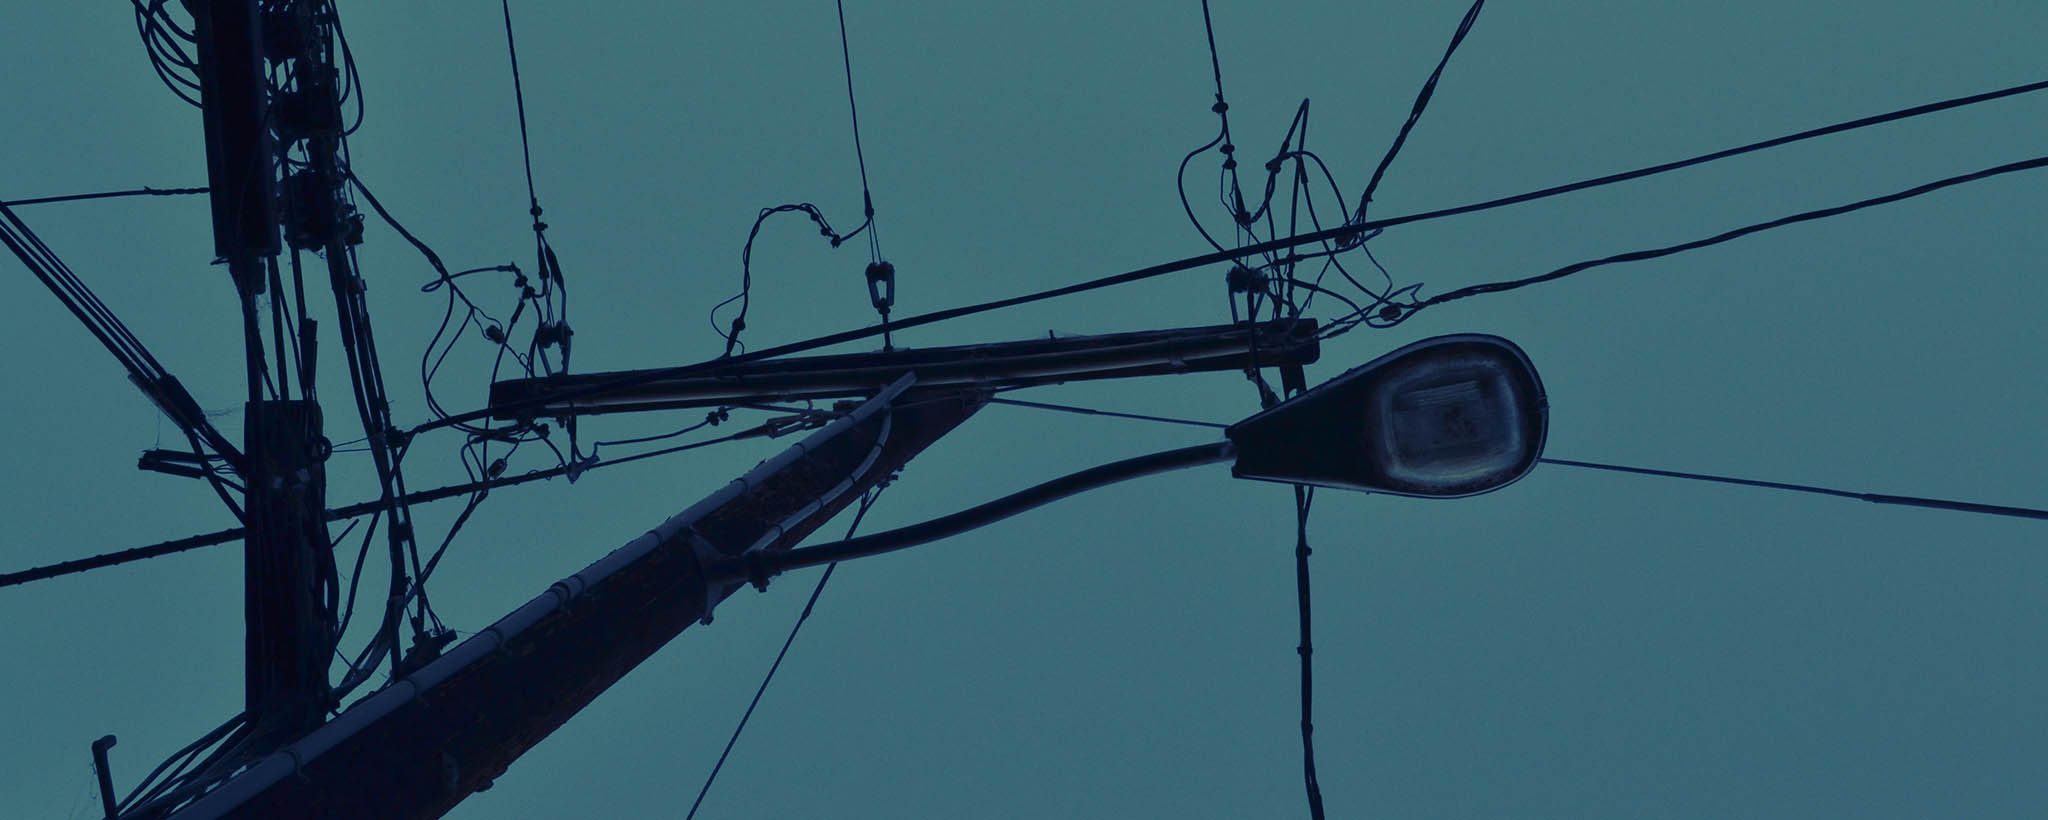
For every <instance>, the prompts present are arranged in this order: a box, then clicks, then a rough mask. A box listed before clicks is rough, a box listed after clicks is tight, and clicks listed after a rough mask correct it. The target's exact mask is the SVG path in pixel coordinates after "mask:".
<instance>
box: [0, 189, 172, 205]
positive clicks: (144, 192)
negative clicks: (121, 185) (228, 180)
mask: <svg viewBox="0 0 2048 820" xmlns="http://www.w3.org/2000/svg"><path fill="white" fill-rule="evenodd" d="M206 191H207V189H205V188H147V187H144V188H135V189H131V190H127V191H100V192H98V193H91V194H67V195H65V196H39V197H36V198H34V199H13V200H8V201H6V202H0V205H9V206H13V205H43V204H46V203H51V202H77V201H79V200H83V199H111V198H113V197H122V196H184V195H187V194H203V193H206Z"/></svg>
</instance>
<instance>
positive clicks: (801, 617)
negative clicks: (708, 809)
mask: <svg viewBox="0 0 2048 820" xmlns="http://www.w3.org/2000/svg"><path fill="white" fill-rule="evenodd" d="M881 490H882V488H880V487H877V488H875V489H874V490H873V491H871V492H868V493H867V494H865V495H862V496H861V498H860V507H859V508H858V509H856V510H855V511H854V513H853V523H851V524H848V525H847V527H846V536H845V537H846V538H852V537H853V534H854V532H855V531H856V530H858V529H860V520H861V519H863V518H866V517H867V514H868V508H869V507H872V506H874V504H875V499H876V498H877V497H879V496H880V495H881ZM837 569H839V564H838V563H836V562H835V563H833V564H831V565H829V566H827V567H825V572H824V574H822V575H819V576H818V584H817V585H816V586H813V587H811V597H810V600H807V601H805V602H804V611H803V612H802V613H800V614H798V615H797V616H796V623H795V624H793V625H791V626H790V628H789V637H787V638H784V639H783V640H782V649H780V650H778V651H777V652H776V653H775V662H774V663H771V664H769V665H768V674H766V675H763V676H762V677H761V685H760V686H759V687H758V688H756V689H755V690H754V699H753V700H751V701H749V702H748V703H747V710H746V711H745V712H742V713H741V714H740V722H739V725H737V726H734V727H733V728H732V737H729V738H727V739H726V741H725V749H724V751H721V752H719V753H718V762H717V763H714V764H712V766H711V773H710V774H708V775H705V777H704V786H703V787H702V788H699V789H698V790H697V799H696V800H694V801H691V803H690V811H689V813H688V814H686V815H684V816H683V817H684V820H692V818H695V817H696V816H697V809H698V808H699V807H701V806H703V805H704V795H706V794H709V793H710V792H711V784H712V783H713V782H714V781H716V780H718V773H719V771H720V770H723V769H724V768H725V759H726V757H728V756H730V755H731V754H732V747H733V744H735V743H738V742H739V740H740V733H741V732H744V731H746V729H747V721H748V720H750V719H752V718H753V717H754V707H756V706H760V705H761V695H762V694H764V693H766V692H767V691H768V682H769V681H772V680H775V671H776V670H778V669H781V668H782V658H783V656H785V655H788V654H789V647H790V644H793V643H796V633H797V632H798V631H800V630H802V629H803V628H804V622H805V621H808V620H810V619H811V609H812V608H813V607H816V606H817V605H818V595H819V594H820V593H823V592H824V591H825V584H826V582H828V581H831V580H832V572H833V571H834V570H837Z"/></svg>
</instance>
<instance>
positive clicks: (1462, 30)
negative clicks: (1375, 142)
mask: <svg viewBox="0 0 2048 820" xmlns="http://www.w3.org/2000/svg"><path fill="white" fill-rule="evenodd" d="M1485 5H1486V0H1473V2H1472V8H1471V9H1470V10H1468V11H1466V12H1465V19H1463V20H1461V21H1459V23H1458V31H1457V33H1455V34H1452V35H1451V44H1450V46H1448V47H1446V48H1445V49H1444V56H1443V59H1440V60H1437V62H1436V70H1435V71H1431V72H1429V79H1428V80H1426V81H1424V82H1423V83H1422V90H1421V91H1419V92H1417V93H1416V95H1415V105H1414V106H1413V107H1412V108H1410V109H1408V119H1407V120H1406V121H1404V122H1402V123H1401V130H1400V132H1399V133H1397V134H1395V135H1394V144H1393V145H1389V146H1387V155H1386V156H1383V157H1380V164H1379V167H1376V168H1374V169H1372V180H1371V181H1369V182H1367V183H1365V193H1364V194H1361V195H1359V197H1358V216H1357V217H1356V218H1357V219H1361V220H1362V219H1364V218H1365V209H1366V206H1368V205H1371V204H1372V193H1373V192H1374V191H1377V190H1379V187H1380V178H1381V177H1383V176H1386V173H1387V166H1389V165H1392V164H1394V155H1395V154H1399V153H1401V146H1402V145H1403V144H1406V143H1407V142H1408V132H1410V131H1413V130H1415V123H1416V121H1417V120H1420V119H1422V111H1423V109H1425V108H1428V107H1429V100H1430V98H1431V97H1433V96H1435V95H1436V82H1437V80H1438V79H1439V78H1441V77H1443V74H1444V66H1446V65H1449V64H1450V62H1451V55H1452V54H1456V53H1457V51H1458V45H1459V44H1460V43H1463V42H1465V35H1467V34H1470V33H1471V32H1472V23H1473V22H1475V21H1477V20H1478V19H1479V9H1480V8H1482V7H1484V6H1485Z"/></svg>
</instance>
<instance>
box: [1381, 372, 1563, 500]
mask: <svg viewBox="0 0 2048 820" xmlns="http://www.w3.org/2000/svg"><path fill="white" fill-rule="evenodd" d="M1379 388H1380V389H1379V390H1377V391H1376V392H1377V393H1378V395H1377V396H1375V398H1376V399H1377V400H1378V403H1379V405H1380V414H1379V415H1380V418H1381V419H1384V420H1385V421H1386V424H1385V425H1384V426H1383V427H1381V428H1380V433H1381V436H1382V437H1383V438H1382V442H1381V443H1382V445H1383V447H1382V448H1381V452H1384V453H1387V454H1388V460H1387V463H1386V465H1385V467H1386V472H1387V477H1388V478H1391V479H1394V480H1396V481H1401V482H1413V483H1416V484H1422V485H1434V486H1438V487H1446V488H1448V487H1452V486H1459V485H1465V484H1470V483H1474V482H1483V481H1485V480H1486V479H1488V478H1489V477H1490V476H1494V475H1497V474H1499V473H1502V472H1503V471H1510V470H1513V469H1514V468H1515V466H1516V465H1517V463H1518V462H1519V461H1520V458H1521V456H1522V451H1523V450H1524V449H1525V448H1526V447H1527V443H1526V442H1524V441H1523V434H1522V425H1520V424H1518V423H1517V419H1518V418H1519V417H1520V413H1519V410H1520V408H1519V407H1518V406H1517V405H1518V396H1517V391H1516V389H1515V384H1514V382H1513V381H1512V379H1511V378H1510V374H1509V372H1508V371H1507V369H1506V368H1505V366H1504V362H1502V361H1500V360H1498V359H1494V358H1489V357H1478V356H1474V357H1459V359H1458V360H1456V361H1453V362H1446V363H1444V364H1441V365H1437V366H1432V367H1422V368H1416V369H1414V370H1410V371H1409V372H1407V373H1402V374H1399V375H1397V376H1395V377H1394V378H1391V379H1388V380H1387V381H1385V382H1382V383H1381V384H1380V385H1379Z"/></svg>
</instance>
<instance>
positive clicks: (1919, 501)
mask: <svg viewBox="0 0 2048 820" xmlns="http://www.w3.org/2000/svg"><path fill="white" fill-rule="evenodd" d="M989 401H991V402H995V403H999V404H1014V405H1018V406H1021V407H1031V408H1036V409H1040V410H1053V411H1058V412H1064V413H1081V414H1086V415H1098V416H1116V417H1119V418H1130V419H1141V420H1145V421H1156V422H1164V423H1168V424H1185V425H1194V426H1198V427H1229V426H1230V425H1228V424H1218V423H1216V422H1213V421H1196V420H1193V419H1177V418H1168V417H1165V416H1144V415H1138V414H1135V413H1113V412H1109V411H1106V410H1093V409H1090V408H1086V407H1073V406H1069V405H1060V404H1046V403H1042V402H1027V401H1019V400H1016V399H1002V398H992V399H990V400H989ZM1537 460H1538V461H1541V462H1543V463H1544V464H1556V465H1560V466H1565V467H1583V468H1586V469H1591V470H1610V471H1613V472H1620V473H1635V474H1639V475H1653V476H1662V477H1665V478H1684V479H1691V480H1695V481H1714V482H1720V483H1724V484H1740V485H1743V486H1748V487H1763V488H1766V489H1773V490H1790V491H1793V492H1804V493H1816V494H1819V495H1831V496H1836V497H1838V498H1853V499H1857V500H1859V501H1869V502H1871V503H1874V504H1895V505H1901V506H1909V507H1929V508H1933V509H1943V510H1955V511H1957V512H1970V513H1983V514H1985V515H2003V516H2011V517H2014V518H2032V519H2037V520H2048V510H2037V509H2032V508H2028V507H2005V506H1999V505H1996V504H1979V503H1977V502H1974V501H1948V500H1943V499H1938V498H1921V497H1918V496H1905V495H1887V494H1883V493H1861V492H1855V491H1853V490H1838V489H1832V488H1828V487H1816V486H1812V485H1808V484H1791V483H1786V482H1782V481H1765V480H1761V479H1753V478H1731V477H1728V476H1717V475H1707V474H1704V473H1687V472H1679V471H1675V470H1656V469H1651V468H1648V467H1627V466H1623V465H1619V464H1602V463H1598V462H1592V461H1574V460H1571V459H1563V458H1540V459H1537Z"/></svg>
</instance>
